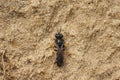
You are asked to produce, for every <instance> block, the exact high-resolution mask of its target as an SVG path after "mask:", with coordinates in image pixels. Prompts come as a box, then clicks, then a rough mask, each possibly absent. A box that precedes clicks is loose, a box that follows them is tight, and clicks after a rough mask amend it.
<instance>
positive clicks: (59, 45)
mask: <svg viewBox="0 0 120 80" xmlns="http://www.w3.org/2000/svg"><path fill="white" fill-rule="evenodd" d="M55 38H56V39H55V43H56V46H55V51H56V63H57V66H59V67H61V66H62V65H63V60H64V57H63V53H64V40H63V35H62V34H61V33H60V32H58V33H56V34H55Z"/></svg>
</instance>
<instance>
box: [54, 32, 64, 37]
mask: <svg viewBox="0 0 120 80" xmlns="http://www.w3.org/2000/svg"><path fill="white" fill-rule="evenodd" d="M55 37H56V38H62V37H63V35H62V34H61V33H57V34H56V35H55Z"/></svg>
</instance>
